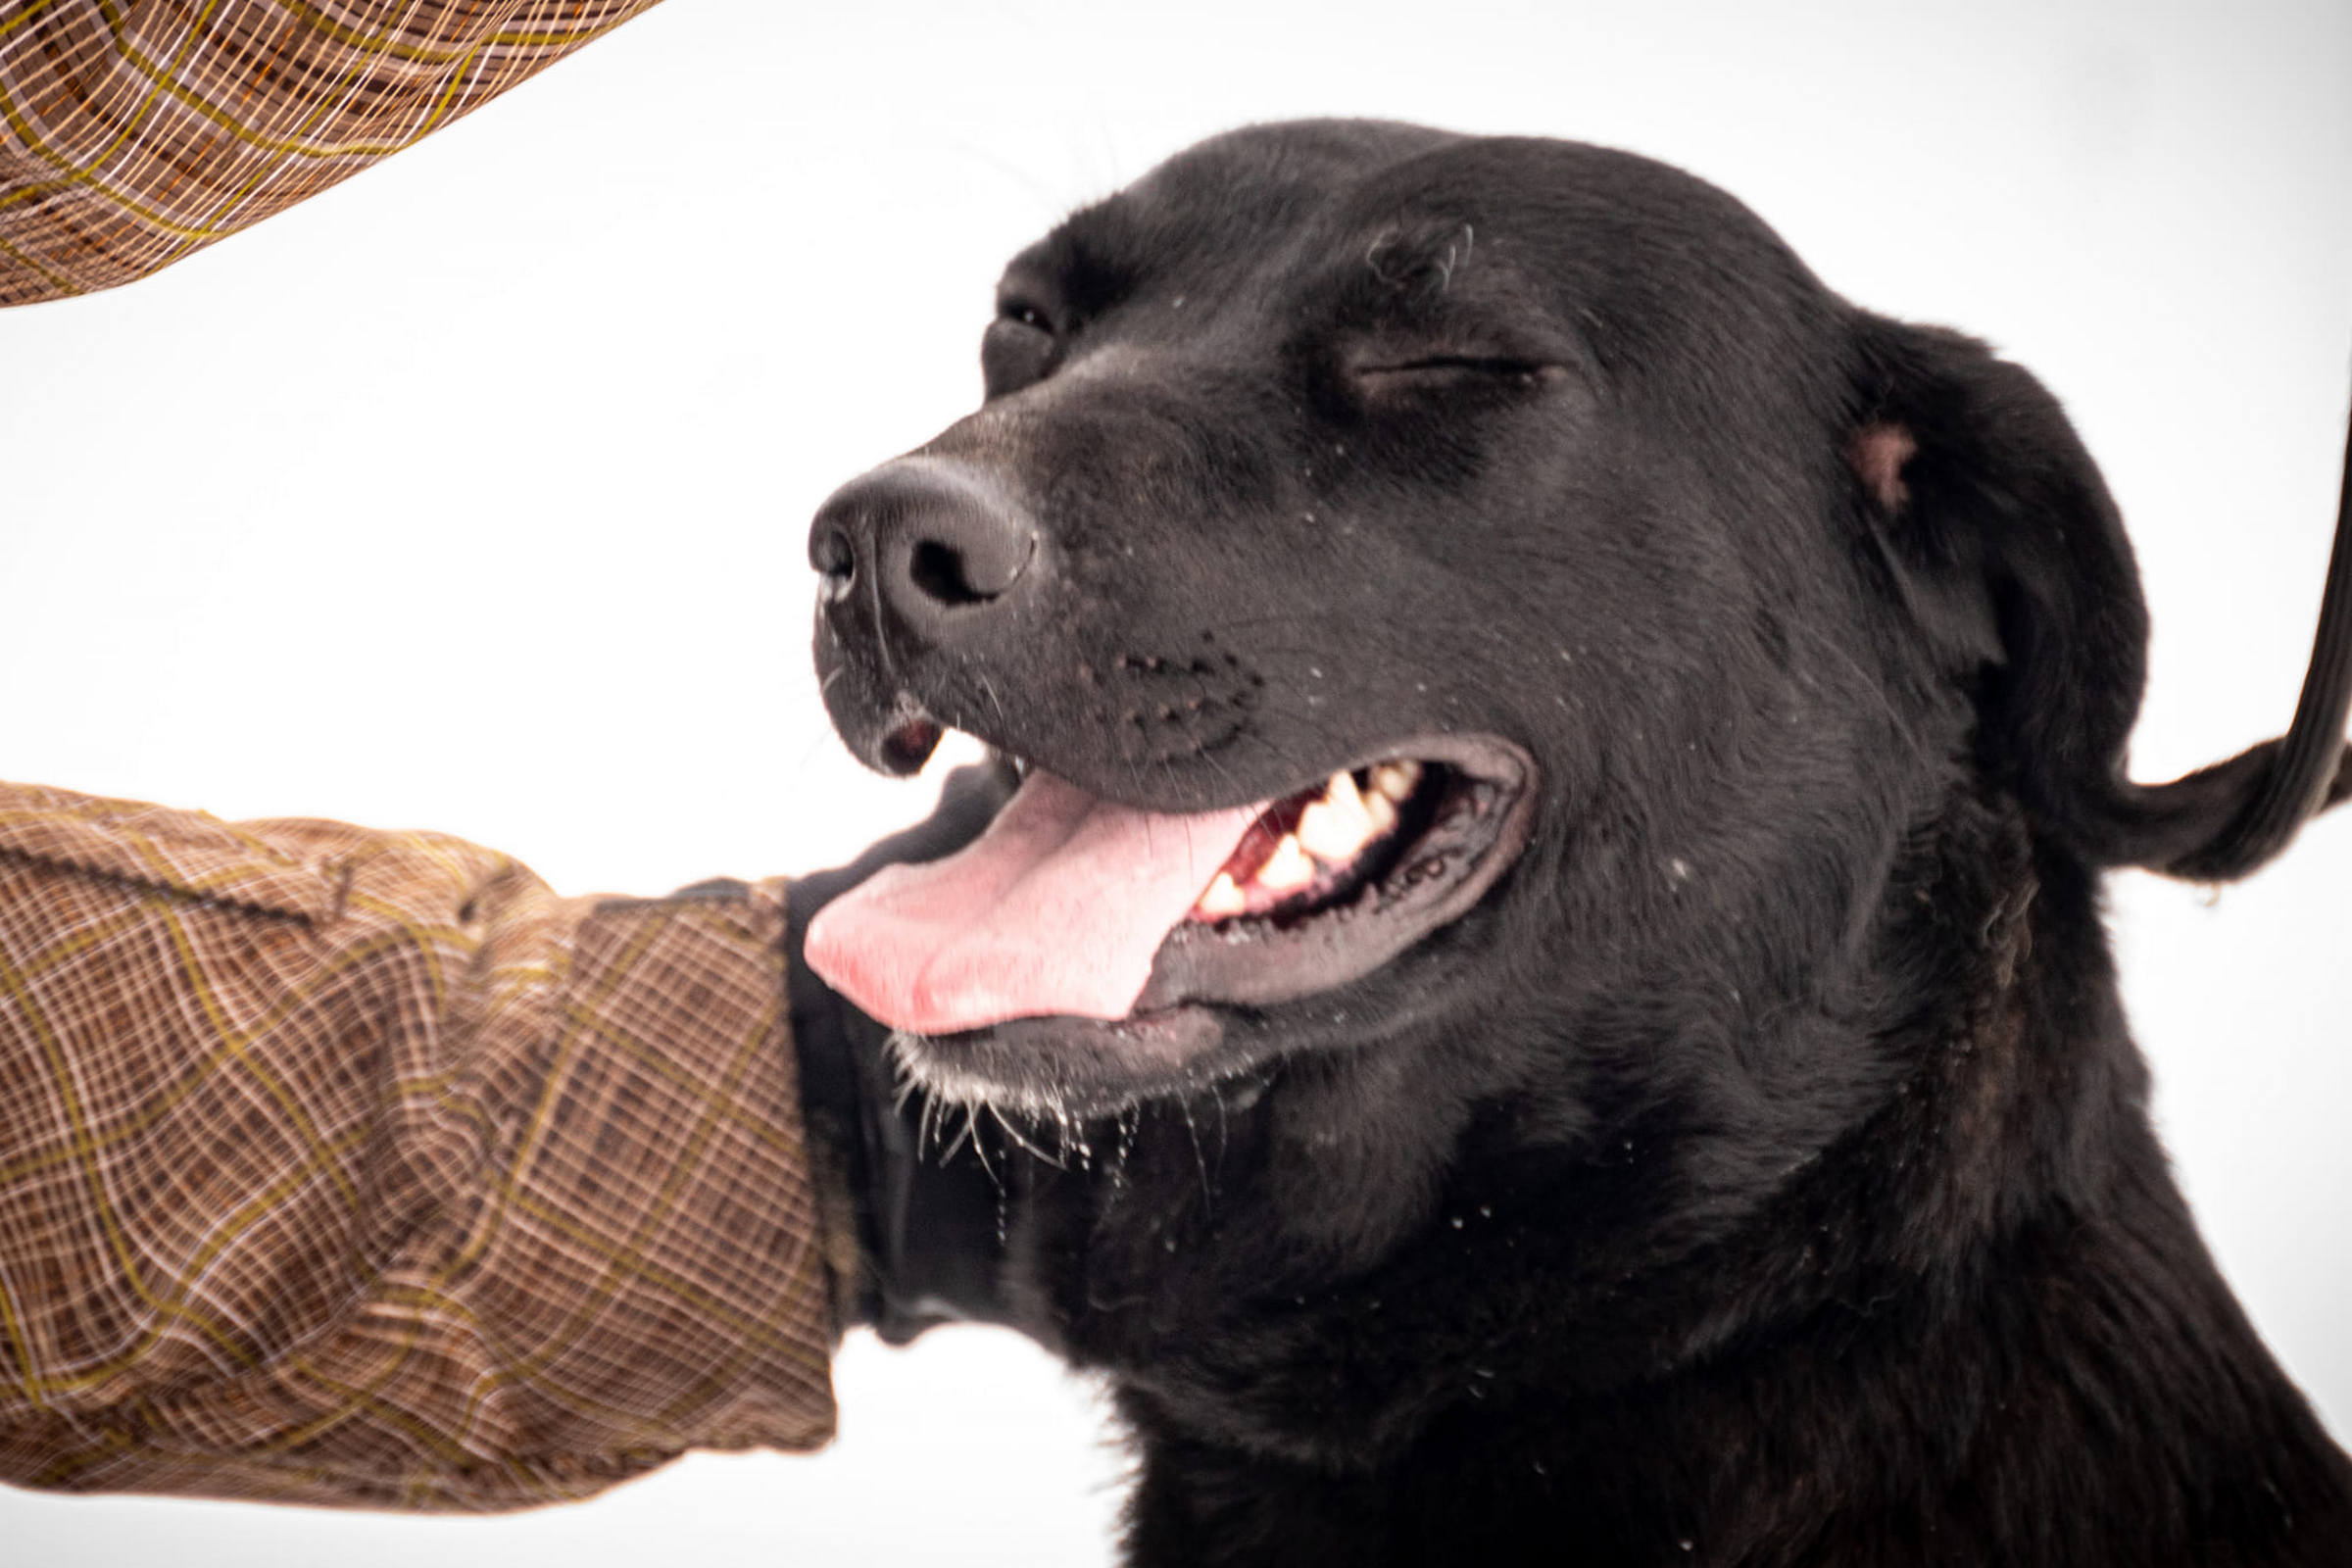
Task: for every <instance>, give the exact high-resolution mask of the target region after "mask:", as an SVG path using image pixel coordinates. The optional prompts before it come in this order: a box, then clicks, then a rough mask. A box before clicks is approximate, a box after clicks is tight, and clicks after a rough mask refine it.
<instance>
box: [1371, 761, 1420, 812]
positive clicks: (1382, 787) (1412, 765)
mask: <svg viewBox="0 0 2352 1568" xmlns="http://www.w3.org/2000/svg"><path fill="white" fill-rule="evenodd" d="M1420 782H1421V764H1420V763H1419V762H1416V761H1413V760H1410V759H1407V760H1404V761H1401V762H1383V763H1381V764H1380V765H1379V766H1378V767H1375V768H1374V769H1372V787H1373V788H1374V789H1376V790H1378V791H1380V793H1381V794H1383V795H1386V796H1387V797H1388V798H1389V799H1390V800H1392V801H1399V802H1401V801H1403V800H1405V799H1406V798H1408V797H1409V796H1411V794H1412V793H1413V786H1414V785H1416V784H1419V783H1420Z"/></svg>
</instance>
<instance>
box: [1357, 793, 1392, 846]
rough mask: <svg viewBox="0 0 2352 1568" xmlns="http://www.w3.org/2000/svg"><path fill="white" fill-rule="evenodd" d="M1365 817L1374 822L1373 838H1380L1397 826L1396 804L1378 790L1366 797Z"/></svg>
mask: <svg viewBox="0 0 2352 1568" xmlns="http://www.w3.org/2000/svg"><path fill="white" fill-rule="evenodd" d="M1363 800H1364V815H1365V816H1367V817H1369V818H1370V819H1371V822H1372V836H1373V837H1374V838H1378V837H1379V836H1380V835H1381V834H1383V833H1386V832H1387V831H1388V830H1389V829H1391V828H1393V827H1395V826H1396V825H1397V803H1396V802H1394V801H1392V800H1390V799H1389V798H1388V797H1387V796H1386V795H1383V794H1381V793H1380V791H1378V790H1374V791H1373V792H1372V793H1371V794H1369V795H1367V796H1365V797H1364V798H1363Z"/></svg>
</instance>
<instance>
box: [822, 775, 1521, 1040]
mask: <svg viewBox="0 0 2352 1568" xmlns="http://www.w3.org/2000/svg"><path fill="white" fill-rule="evenodd" d="M1016 766H1020V767H1021V769H1022V781H1021V785H1020V788H1019V789H1018V790H1017V791H1016V792H1015V794H1014V795H1013V797H1012V799H1011V800H1010V801H1009V802H1008V803H1007V804H1006V805H1005V809H1003V810H1002V811H1001V812H1000V813H999V814H998V816H997V818H996V819H995V821H994V822H992V823H991V825H990V826H989V828H988V830H987V831H986V832H985V833H983V834H982V835H981V836H980V838H978V839H977V840H975V841H974V842H973V843H972V844H970V845H969V846H967V847H966V848H965V849H963V850H962V851H960V852H958V853H957V854H956V855H954V856H950V857H948V858H945V859H942V860H935V861H931V862H928V863H925V864H918V865H894V866H890V867H888V868H886V869H885V870H883V871H882V872H880V873H878V874H877V875H876V876H874V877H873V878H871V879H870V880H868V881H867V882H866V883H864V884H863V885H862V886H860V887H859V888H858V889H856V890H854V891H853V892H851V893H848V894H845V895H843V896H842V897H841V898H840V899H838V900H836V901H834V902H833V903H832V904H831V905H829V906H827V907H826V908H825V909H824V910H823V911H822V912H821V913H819V914H818V916H817V917H816V918H815V919H814V920H813V921H811V922H810V925H809V931H808V934H807V945H806V949H805V952H806V955H807V958H808V961H809V966H810V967H811V968H812V969H814V970H815V971H816V973H817V974H818V975H819V976H821V977H822V978H823V979H824V980H825V981H826V982H827V983H828V984H829V985H831V986H832V987H833V988H834V989H835V990H837V991H839V992H841V993H842V994H843V995H844V996H846V997H847V998H848V999H849V1000H850V1001H851V1002H852V1003H853V1004H855V1005H857V1006H858V1007H859V1008H860V1009H862V1010H863V1011H865V1012H866V1013H868V1014H869V1015H871V1016H873V1017H874V1018H877V1019H879V1020H880V1021H881V1022H883V1023H885V1024H888V1025H890V1026H891V1027H892V1028H894V1029H896V1030H899V1031H901V1033H902V1034H903V1035H904V1036H909V1037H917V1038H920V1039H923V1040H926V1041H929V1042H932V1043H934V1044H935V1045H936V1046H937V1047H939V1048H940V1052H941V1053H947V1054H952V1053H953V1052H954V1050H955V1049H956V1048H957V1047H968V1048H975V1049H976V1048H978V1047H981V1046H983V1045H994V1046H998V1047H1003V1046H1008V1045H1024V1046H1029V1047H1036V1048H1041V1049H1044V1050H1046V1051H1048V1052H1051V1051H1052V1050H1053V1049H1054V1045H1055V1043H1057V1042H1059V1043H1064V1044H1067V1043H1070V1042H1073V1041H1081V1040H1083V1042H1084V1043H1085V1045H1086V1047H1087V1049H1088V1053H1089V1054H1094V1055H1098V1056H1099V1055H1101V1054H1103V1053H1109V1054H1112V1055H1116V1054H1119V1053H1120V1052H1122V1051H1125V1052H1127V1054H1130V1055H1132V1056H1135V1057H1137V1058H1138V1062H1137V1064H1138V1065H1139V1066H1140V1065H1141V1064H1142V1058H1150V1059H1151V1060H1152V1061H1154V1062H1156V1063H1157V1064H1158V1065H1160V1066H1163V1067H1170V1066H1175V1065H1178V1064H1179V1061H1180V1060H1181V1059H1183V1058H1189V1057H1191V1056H1193V1055H1194V1054H1197V1052H1198V1051H1199V1050H1200V1049H1201V1048H1202V1047H1203V1046H1204V1045H1207V1044H1213V1043H1214V1041H1215V1039H1216V1038H1217V1037H1218V1036H1219V1035H1220V1034H1221V1033H1222V1032H1223V1031H1222V1028H1221V1026H1219V1025H1218V1024H1217V1021H1216V1015H1217V1014H1220V1013H1230V1012H1232V1011H1233V1010H1234V1009H1243V1008H1267V1007H1274V1006H1278V1005H1282V1004H1284V1003H1289V1002H1295V1001H1299V1000H1301V999H1305V998H1311V997H1316V996H1319V995H1321V994H1323V993H1326V992H1330V991H1332V990H1335V989H1336V988H1338V987H1341V986H1344V985H1347V984H1348V983H1349V982H1351V981H1354V980H1357V979H1360V978H1362V977H1363V976H1365V975H1367V974H1370V973H1371V972H1372V971H1374V970H1375V969H1378V968H1379V967H1381V966H1382V965H1383V964H1386V963H1387V962H1389V961H1390V960H1391V959H1393V958H1395V957H1396V956H1397V955H1398V954H1400V953H1402V952H1404V951H1405V950H1406V949H1408V948H1410V947H1412V946H1414V945H1415V944H1416V943H1418V942H1420V941H1421V940H1422V939H1423V938H1425V937H1427V936H1429V935H1430V934H1431V933H1432V932H1434V931H1436V930H1438V929H1439V928H1441V927H1443V926H1445V925H1447V924H1449V923H1451V922H1452V921H1454V920H1455V919H1458V918H1459V917H1460V916H1461V915H1462V914H1464V913H1466V912H1467V911H1468V910H1469V909H1470V908H1472V907H1474V906H1476V905H1477V903H1478V902H1479V901H1480V899H1481V898H1483V897H1484V896H1485V894H1486V893H1487V891H1488V890H1489V889H1490V888H1492V887H1493V885H1494V884H1495V880H1496V879H1497V878H1498V877H1499V876H1500V875H1501V874H1502V872H1503V871H1504V870H1505V869H1507V868H1508V866H1509V865H1510V864H1511V862H1512V861H1513V860H1514V859H1516V858H1517V857H1518V855H1519V852H1520V851H1521V849H1523V848H1524V846H1525V844H1526V841H1527V836H1528V828H1529V821H1530V818H1531V816H1532V809H1533V805H1534V796H1535V791H1534V787H1533V786H1534V782H1535V765H1534V762H1533V760H1531V759H1530V758H1529V757H1528V755H1527V754H1526V753H1525V752H1524V751H1522V750H1520V749H1519V748H1518V747H1516V746H1514V745H1511V744H1510V743H1508V742H1505V741H1501V740H1499V739H1495V738H1492V737H1473V736H1455V735H1447V736H1439V737H1432V738H1426V739H1422V740H1417V741H1402V742H1397V743H1393V744H1391V745H1389V746H1386V747H1383V748H1382V749H1381V750H1380V751H1379V752H1377V753H1375V754H1372V755H1370V756H1366V757H1361V758H1356V759H1351V760H1344V761H1343V762H1342V763H1341V765H1339V766H1337V767H1334V768H1333V769H1332V770H1331V771H1329V772H1328V773H1325V774H1322V775H1321V776H1320V777H1318V778H1316V779H1315V780H1313V781H1312V782H1310V783H1307V784H1304V785H1302V786H1301V787H1299V788H1298V789H1296V790H1294V791H1293V792H1291V793H1290V794H1288V795H1284V796H1282V797H1280V798H1278V799H1274V800H1266V801H1255V802H1250V803H1246V804H1243V805H1240V806H1235V807H1229V808H1224V809H1212V810H1207V811H1199V812H1182V813H1179V812H1160V811H1152V810H1147V809H1140V808H1136V807H1131V806H1126V805H1122V804H1119V803H1116V802H1113V801H1108V800H1104V799H1103V798H1101V797H1098V796H1095V795H1091V794H1089V793H1087V792H1086V791H1085V790H1083V789H1081V788H1079V787H1078V786H1077V785H1075V784H1072V783H1070V782H1068V781H1067V780H1064V779H1061V778H1059V777H1056V776H1055V775H1054V774H1052V773H1050V772H1047V771H1046V770H1044V769H1043V768H1040V767H1037V766H1033V765H1027V764H1022V763H1018V762H1017V761H1016ZM1123 1043H1124V1044H1123ZM983 1054H985V1053H983Z"/></svg>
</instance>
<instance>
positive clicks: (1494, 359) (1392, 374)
mask: <svg viewBox="0 0 2352 1568" xmlns="http://www.w3.org/2000/svg"><path fill="white" fill-rule="evenodd" d="M1557 369H1558V368H1557V367H1555V366H1550V365H1546V364H1544V363H1543V362H1542V361H1540V360H1523V359H1516V358H1513V357H1510V356H1506V355H1486V354H1428V355H1421V356H1417V357H1415V358H1412V359H1397V360H1375V361H1367V362H1363V363H1359V364H1356V365H1351V366H1349V367H1348V374H1349V375H1350V376H1351V377H1353V379H1354V381H1355V383H1356V385H1357V386H1358V387H1360V388H1361V389H1362V390H1363V391H1365V392H1366V393H1369V394H1371V395H1373V396H1389V395H1407V396H1409V395H1411V394H1414V393H1419V392H1428V393H1442V392H1478V391H1495V392H1506V391H1524V392H1532V391H1535V390H1536V389H1537V388H1539V387H1541V386H1542V385H1543V384H1544V382H1545V381H1547V380H1549V379H1550V378H1551V377H1552V376H1553V375H1554V374H1556V373H1557Z"/></svg>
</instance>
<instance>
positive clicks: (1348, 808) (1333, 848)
mask: <svg viewBox="0 0 2352 1568" xmlns="http://www.w3.org/2000/svg"><path fill="white" fill-rule="evenodd" d="M1381 804H1382V805H1384V806H1385V805H1387V804H1388V803H1387V802H1386V801H1385V800H1384V801H1382V803H1381ZM1379 832H1380V826H1379V824H1378V823H1377V822H1375V821H1374V820H1373V816H1372V812H1371V811H1370V809H1367V808H1366V806H1365V804H1364V798H1363V796H1362V795H1361V794H1359V793H1358V792H1357V790H1356V787H1355V780H1354V779H1352V778H1349V777H1348V775H1347V774H1346V773H1334V774H1332V775H1331V782H1330V783H1329V784H1327V785H1325V786H1324V789H1323V794H1322V796H1321V798H1320V799H1318V800H1316V801H1315V802H1314V803H1313V804H1311V805H1309V806H1308V807H1307V809H1305V810H1303V811H1301V812H1299V832H1298V838H1299V847H1300V848H1301V849H1303V850H1305V851H1306V852H1307V854H1309V855H1311V856H1313V857H1314V858H1316V859H1318V860H1321V861H1322V862H1323V863H1324V864H1325V865H1346V864H1347V863H1348V861H1349V860H1352V859H1354V858H1355V857H1356V854H1357V852H1359V851H1361V850H1362V849H1363V847H1364V846H1365V845H1367V844H1369V843H1371V842H1372V840H1373V838H1374V837H1375V836H1376V835H1377V834H1378V833H1379Z"/></svg>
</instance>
